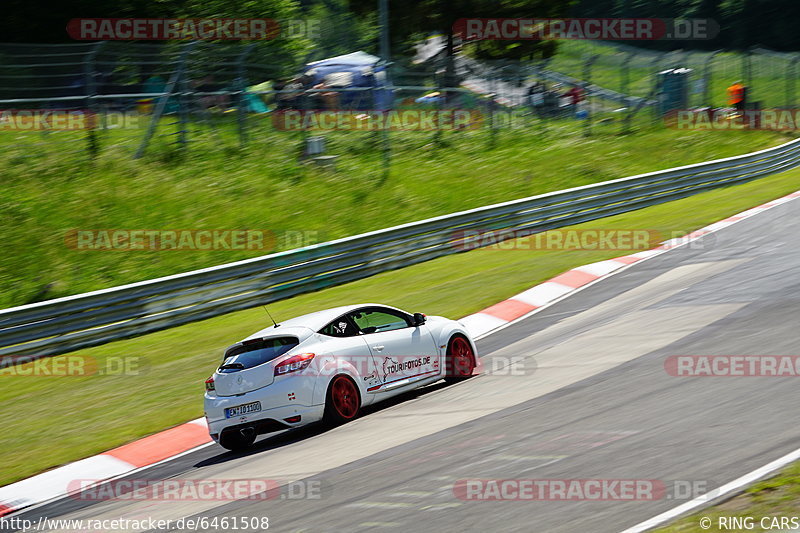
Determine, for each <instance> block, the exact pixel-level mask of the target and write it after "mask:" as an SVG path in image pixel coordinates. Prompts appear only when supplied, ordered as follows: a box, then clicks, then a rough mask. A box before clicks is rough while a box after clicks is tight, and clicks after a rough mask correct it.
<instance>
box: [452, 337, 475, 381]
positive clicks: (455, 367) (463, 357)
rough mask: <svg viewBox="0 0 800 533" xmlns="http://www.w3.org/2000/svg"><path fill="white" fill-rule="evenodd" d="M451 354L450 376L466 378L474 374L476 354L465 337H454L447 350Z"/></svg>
mask: <svg viewBox="0 0 800 533" xmlns="http://www.w3.org/2000/svg"><path fill="white" fill-rule="evenodd" d="M447 353H448V355H449V356H450V365H451V368H450V372H448V374H449V377H452V378H466V377H469V376H471V375H472V372H473V371H474V370H475V354H473V353H472V346H470V344H469V341H468V340H467V339H465V338H464V337H453V339H452V340H451V341H450V346H449V348H448V350H447Z"/></svg>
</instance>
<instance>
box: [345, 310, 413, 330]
mask: <svg viewBox="0 0 800 533" xmlns="http://www.w3.org/2000/svg"><path fill="white" fill-rule="evenodd" d="M350 316H351V317H353V322H355V323H356V325H357V326H358V328H359V329H360V330H361V331H363V332H364V333H381V332H383V331H392V330H395V329H402V328H407V327H408V326H410V325H411V324H410V323H409V322H408V317H406V315H405V314H403V313H400V312H398V311H393V310H391V309H363V310H361V311H356V312H355V313H352V314H351V315H350Z"/></svg>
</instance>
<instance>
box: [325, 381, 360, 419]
mask: <svg viewBox="0 0 800 533" xmlns="http://www.w3.org/2000/svg"><path fill="white" fill-rule="evenodd" d="M331 401H332V402H333V408H334V409H336V413H337V414H338V415H339V416H340V417H342V418H343V419H345V420H350V419H351V418H354V417H355V416H356V414H357V413H358V407H359V406H358V404H359V401H358V391H357V390H356V386H355V384H353V382H352V380H350V379H348V378H346V377H344V376H336V377H335V378H334V380H333V383H331Z"/></svg>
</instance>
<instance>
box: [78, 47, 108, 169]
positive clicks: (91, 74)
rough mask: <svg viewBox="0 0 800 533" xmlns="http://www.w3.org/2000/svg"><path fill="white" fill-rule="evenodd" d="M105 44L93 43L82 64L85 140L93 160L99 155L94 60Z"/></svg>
mask: <svg viewBox="0 0 800 533" xmlns="http://www.w3.org/2000/svg"><path fill="white" fill-rule="evenodd" d="M106 42H108V41H100V42H98V43H95V44H94V46H93V47H92V49H91V50H90V51H89V54H88V55H87V56H86V61H85V62H84V63H83V76H84V84H83V85H84V87H85V90H86V109H87V111H89V117H88V118H89V120H88V121H86V124H87V125H88V126H89V130H88V133H87V136H86V140H87V141H88V148H89V157H91V158H92V159H94V158H95V157H97V155H98V154H99V153H100V143H99V141H98V139H97V131H96V127H97V113H96V112H95V110H96V109H97V106H96V105H95V96H97V84H96V83H95V79H94V78H95V59H96V58H97V54H98V53H99V52H100V50H101V49H102V48H103V46H105V44H106Z"/></svg>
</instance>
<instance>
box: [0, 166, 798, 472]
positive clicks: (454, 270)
mask: <svg viewBox="0 0 800 533" xmlns="http://www.w3.org/2000/svg"><path fill="white" fill-rule="evenodd" d="M798 189H800V170H794V171H790V172H787V173H784V174H781V175H777V176H771V177H768V178H763V179H761V180H758V181H756V182H752V183H748V184H744V185H739V186H735V187H729V188H726V189H721V190H717V191H711V192H707V193H703V194H700V195H697V196H694V197H691V198H686V199H683V200H679V201H675V202H671V203H667V204H662V205H659V206H654V207H650V208H647V209H642V210H639V211H635V212H631V213H627V214H624V215H619V216H615V217H610V218H606V219H602V220H597V221H594V222H591V223H586V224H582V225H580V226H576V227H581V228H596V229H615V228H616V229H635V228H642V229H650V230H655V231H658V232H661V233H662V234H671V233H672V232H680V233H685V232H689V231H691V230H694V229H697V228H699V227H702V226H704V225H707V224H709V223H711V222H714V221H716V220H719V219H722V218H725V217H727V216H730V215H732V214H734V213H737V212H740V211H742V210H744V209H747V208H749V207H752V206H755V205H758V204H761V203H763V202H766V201H768V200H771V199H774V198H777V197H780V196H783V195H785V194H788V193H790V192H793V191H795V190H798ZM619 255H624V252H623V253H620V252H619V251H608V250H604V251H587V250H581V251H553V250H536V251H522V250H517V251H499V250H475V251H471V252H468V253H462V254H458V255H454V256H449V257H443V258H439V259H436V260H433V261H429V262H426V263H422V264H419V265H415V266H412V267H409V268H406V269H402V270H397V271H393V272H386V273H383V274H379V275H376V276H373V277H371V278H367V279H364V280H360V281H356V282H353V283H348V284H346V285H341V286H338V287H333V288H330V289H326V290H322V291H319V292H315V293H310V294H305V295H301V296H298V297H295V298H291V299H287V300H283V301H280V302H276V303H274V304H271V305H270V311H271V312H272V314H273V316H275V317H276V318H278V319H285V318H287V317H292V316H296V315H300V314H303V313H307V312H311V311H314V310H319V309H323V308H327V307H333V306H336V305H342V304H344V303H357V302H367V301H372V302H376V301H377V302H381V303H386V304H390V305H396V306H398V307H401V308H405V309H408V310H410V311H422V312H425V313H429V314H440V315H445V316H449V317H461V316H465V315H467V314H470V313H473V312H476V311H479V310H480V309H483V308H485V307H487V306H489V305H491V304H494V303H496V302H498V301H500V300H503V299H505V298H508V297H509V296H512V295H514V294H516V293H518V292H520V291H522V290H524V289H526V288H528V287H531V286H533V285H535V284H537V283H539V282H541V281H543V280H546V279H548V278H550V277H552V276H555V275H557V274H558V273H560V272H563V271H565V270H568V269H570V268H572V267H575V266H579V265H583V264H586V263H590V262H593V261H599V260H603V259H608V258H611V257H616V256H619ZM268 323H269V321H268V318H267V317H266V315H265V314H264V311H263V310H262V309H260V308H256V309H250V310H245V311H240V312H236V313H231V314H228V315H225V316H220V317H216V318H213V319H209V320H205V321H202V322H197V323H193V324H188V325H185V326H181V327H177V328H173V329H169V330H165V331H161V332H157V333H153V334H150V335H145V336H142V337H138V338H134V339H129V340H124V341H118V342H114V343H111V344H107V345H104V346H99V347H96V348H93V349H89V350H84V351H81V352H79V353H80V355H83V356H89V357H92V358H95V359H96V360H97V361H99V362H100V363H101V366H102V364H103V362H104V361H106V360H108V359H109V358H113V357H130V358H134V357H141V358H143V359H144V360H146V361H147V364H146V365H145V369H144V370H143V372H142V373H141V374H140V375H117V376H108V375H106V376H86V377H23V376H10V375H7V376H2V375H0V418H2V419H3V420H4V421H5V422H4V423H5V428H4V429H5V431H3V433H2V434H0V449H2V450H4V451H5V452H6V453H5V457H4V460H3V469H2V471H0V484H6V483H9V482H12V481H15V480H18V479H21V478H24V477H27V476H30V475H32V474H35V473H37V472H40V471H42V470H45V469H48V468H51V467H54V466H57V465H59V464H63V463H65V462H68V461H73V460H76V459H79V458H82V457H86V456H90V455H93V454H96V453H98V452H101V451H104V450H107V449H109V448H112V447H114V446H117V445H120V444H123V443H126V442H129V441H131V440H134V439H136V438H138V437H142V436H145V435H148V434H150V433H153V432H157V431H159V430H162V429H164V428H166V427H169V426H172V425H175V424H178V423H181V422H184V421H186V420H190V419H192V418H196V417H198V416H202V412H203V411H202V391H203V380H204V379H205V378H206V377H208V375H209V374H210V373H211V372H212V371H213V369H214V367H215V365H216V364H218V362H219V360H220V357H221V354H222V350H223V349H224V348H225V347H226V346H227V345H229V344H230V343H232V342H235V341H236V340H238V339H240V338H242V337H244V336H246V335H249V334H250V333H252V332H253V331H255V330H257V329H259V328H262V327H264V326H265V325H267V324H268ZM62 357H64V356H62Z"/></svg>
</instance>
